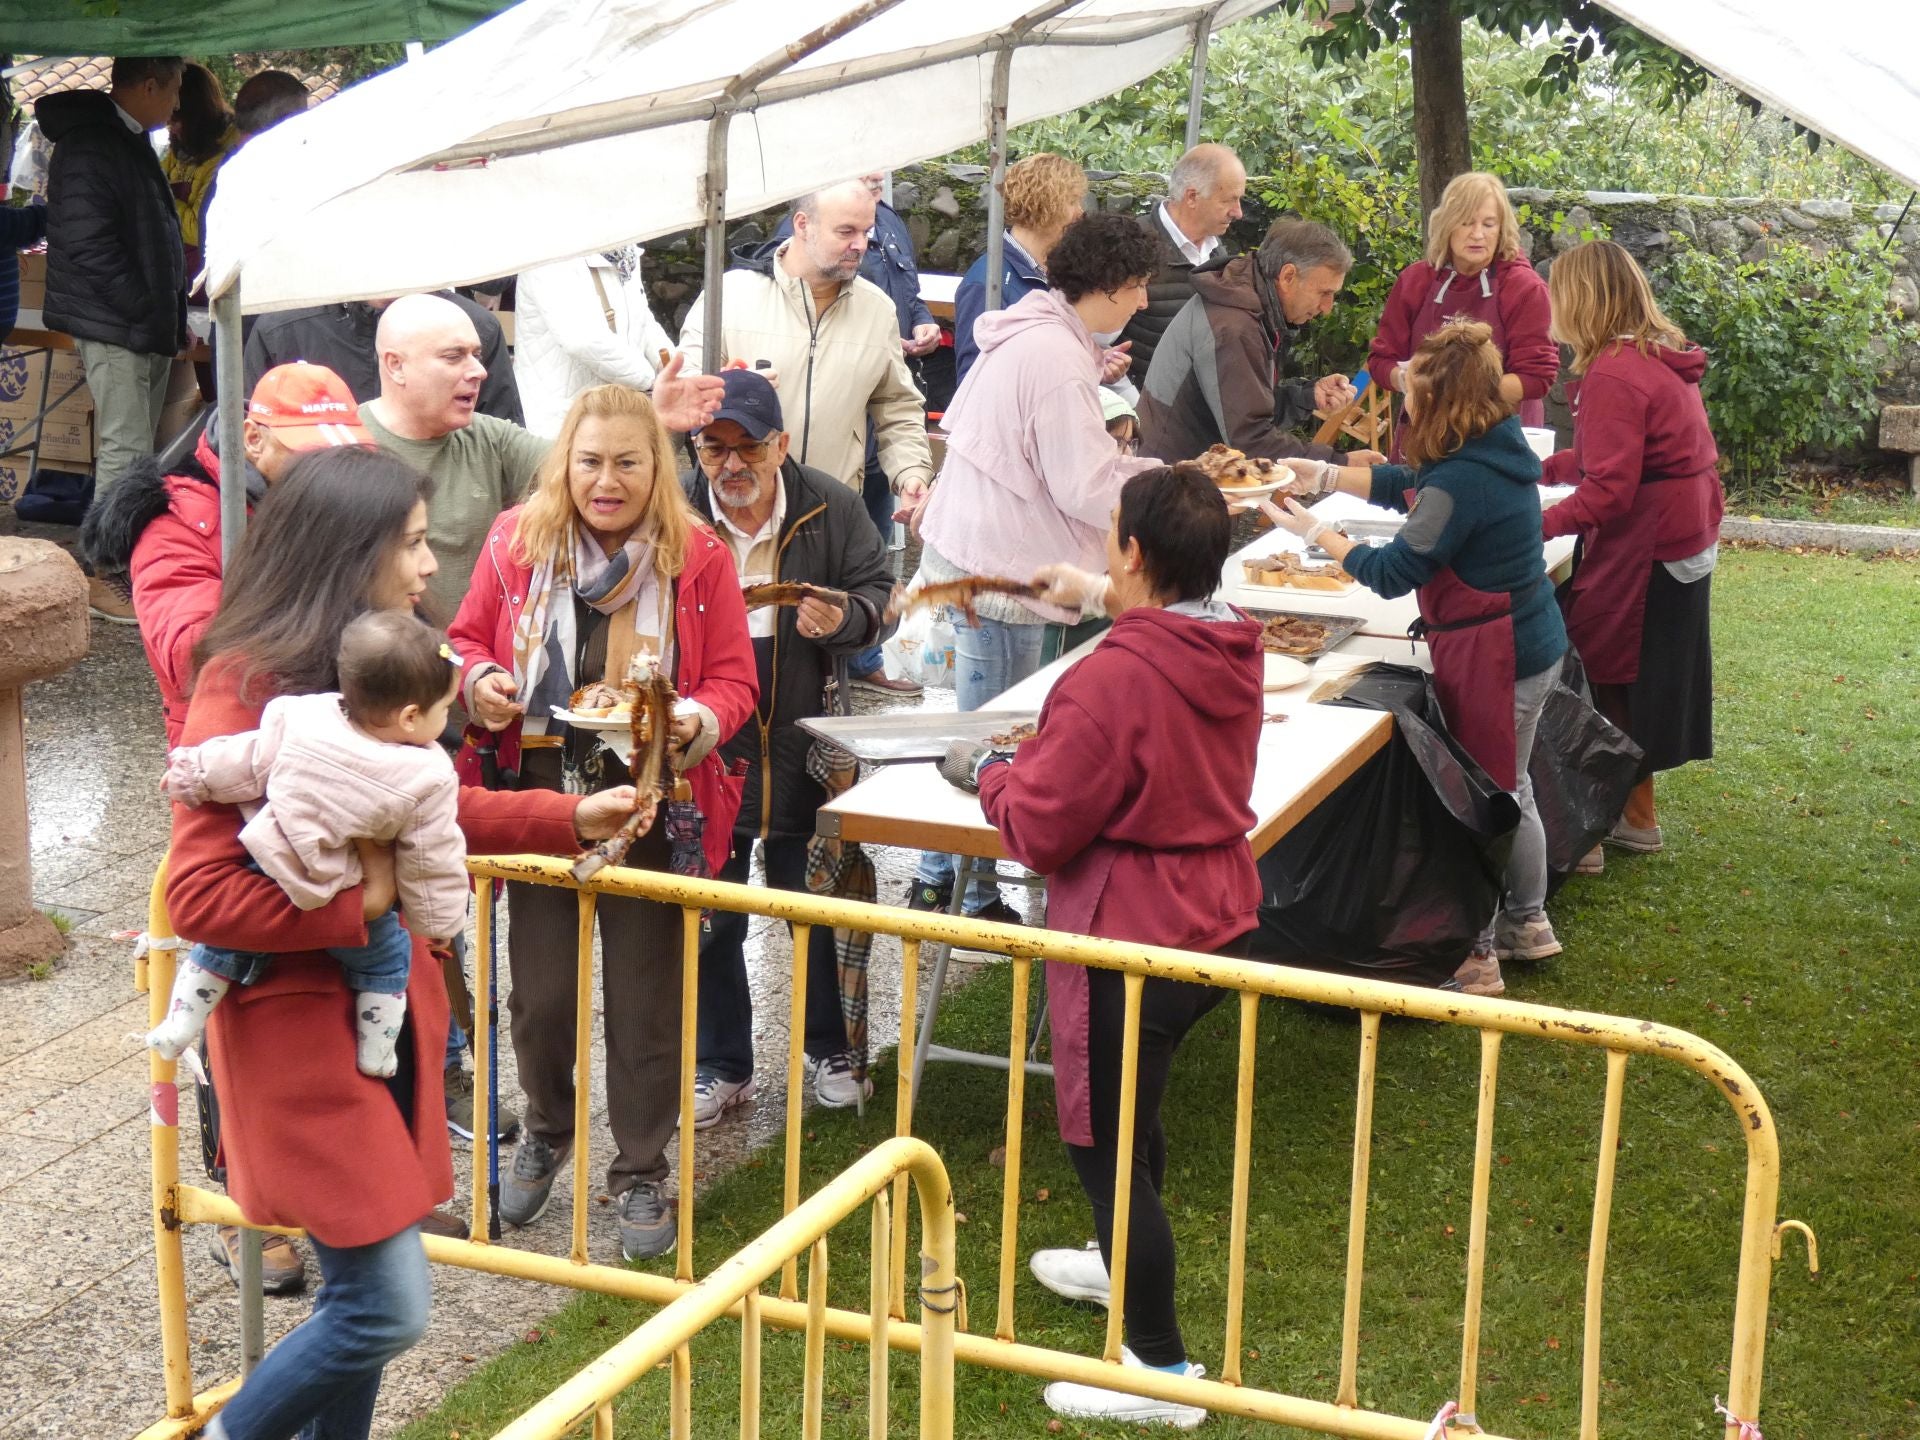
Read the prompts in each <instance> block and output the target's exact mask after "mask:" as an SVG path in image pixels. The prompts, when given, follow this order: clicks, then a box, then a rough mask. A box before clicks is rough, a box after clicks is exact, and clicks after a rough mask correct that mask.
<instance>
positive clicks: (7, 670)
mask: <svg viewBox="0 0 1920 1440" xmlns="http://www.w3.org/2000/svg"><path fill="white" fill-rule="evenodd" d="M86 653H87V581H86V577H85V576H84V575H82V574H81V573H80V567H79V566H78V565H76V564H75V563H74V561H73V557H72V556H71V555H69V554H67V552H66V551H64V550H62V549H61V548H60V547H59V546H58V545H55V544H53V543H52V542H51V541H48V540H22V539H18V538H16V537H12V536H4V537H0V975H7V974H11V973H15V972H17V971H18V970H20V969H21V968H22V967H24V966H26V965H29V964H32V963H35V962H37V961H41V960H47V959H50V958H51V957H52V956H54V955H57V954H58V953H59V952H60V945H61V941H60V932H59V931H57V930H55V929H54V928H53V922H52V921H51V920H49V919H47V917H46V916H44V915H42V914H41V913H40V912H39V911H38V910H36V909H34V908H33V862H32V856H31V852H30V851H29V849H28V846H27V834H28V831H27V747H26V734H25V729H24V722H25V718H26V717H25V713H24V711H23V710H22V708H21V704H20V695H21V689H22V687H23V686H25V685H26V684H27V683H28V682H30V681H33V680H44V679H46V678H47V677H48V676H49V675H58V674H59V673H60V672H61V671H62V670H65V669H66V668H67V667H68V666H70V665H72V664H73V663H74V662H75V661H77V660H79V659H80V658H81V657H82V656H84V655H85V654H86Z"/></svg>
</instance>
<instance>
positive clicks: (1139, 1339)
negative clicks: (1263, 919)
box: [1067, 932, 1252, 1365]
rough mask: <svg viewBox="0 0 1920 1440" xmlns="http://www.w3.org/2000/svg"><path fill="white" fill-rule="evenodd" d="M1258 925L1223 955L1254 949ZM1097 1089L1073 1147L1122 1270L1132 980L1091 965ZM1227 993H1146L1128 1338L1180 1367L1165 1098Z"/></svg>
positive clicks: (1090, 1081) (1091, 1067) (1179, 985)
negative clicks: (1117, 1223)
mask: <svg viewBox="0 0 1920 1440" xmlns="http://www.w3.org/2000/svg"><path fill="white" fill-rule="evenodd" d="M1251 938H1252V934H1251V932H1249V933H1248V934H1247V935H1243V936H1240V937H1239V938H1238V939H1236V940H1233V941H1231V942H1229V943H1228V944H1226V945H1223V946H1221V947H1220V948H1219V949H1218V950H1216V951H1214V952H1213V953H1214V954H1216V955H1225V956H1231V957H1233V958H1239V957H1241V956H1244V955H1245V954H1246V953H1247V942H1248V941H1249V940H1250V939H1251ZM1087 988H1088V991H1089V994H1088V1009H1087V1072H1088V1074H1087V1090H1088V1097H1087V1098H1088V1104H1089V1108H1090V1110H1091V1114H1092V1122H1093V1144H1091V1145H1068V1146H1067V1154H1068V1156H1069V1157H1070V1158H1071V1159H1072V1160H1073V1168H1074V1170H1075V1171H1077V1172H1078V1174H1079V1176H1080V1188H1081V1189H1083V1190H1085V1191H1086V1192H1087V1202H1088V1204H1090V1205H1091V1206H1092V1207H1093V1225H1094V1233H1095V1234H1096V1235H1098V1236H1099V1237H1100V1258H1101V1259H1102V1260H1104V1261H1105V1262H1106V1264H1107V1273H1108V1274H1112V1273H1113V1180H1114V1171H1115V1169H1116V1168H1117V1163H1118V1160H1119V1145H1118V1134H1119V1129H1120V1050H1121V1045H1122V1042H1123V1038H1124V1033H1125V1032H1124V1024H1125V1019H1126V989H1125V982H1124V981H1123V980H1122V978H1121V976H1120V975H1119V973H1118V972H1116V971H1112V970H1089V971H1088V972H1087ZM1226 993H1227V992H1226V991H1224V990H1220V989H1216V988H1214V987H1213V986H1210V985H1189V984H1186V983H1184V982H1181V981H1177V980H1158V979H1149V980H1148V981H1147V982H1146V985H1145V987H1144V988H1143V990H1142V992H1141V996H1140V1060H1139V1072H1138V1074H1139V1080H1138V1084H1137V1085H1136V1087H1135V1091H1134V1111H1133V1187H1132V1204H1131V1211H1130V1215H1129V1218H1128V1221H1127V1295H1126V1333H1127V1345H1128V1347H1129V1348H1130V1349H1131V1350H1132V1351H1133V1353H1134V1354H1135V1355H1137V1356H1138V1357H1139V1358H1140V1360H1141V1362H1142V1363H1143V1364H1146V1365H1177V1364H1179V1363H1180V1362H1182V1361H1183V1360H1185V1359H1186V1358H1187V1347H1186V1345H1185V1343H1184V1342H1183V1341H1182V1340H1181V1338H1180V1317H1179V1314H1178V1313H1177V1311H1176V1309H1175V1307H1174V1300H1173V1272H1174V1261H1173V1227H1172V1226H1171V1225H1170V1224H1168V1223H1167V1212H1166V1208H1165V1207H1164V1206H1163V1205H1161V1203H1160V1187H1161V1184H1162V1183H1163V1182H1164V1181H1165V1180H1166V1177H1167V1132H1166V1129H1165V1127H1163V1126H1162V1125H1161V1123H1160V1102H1161V1100H1162V1099H1163V1098H1164V1097H1165V1095H1166V1093H1167V1075H1168V1072H1169V1071H1170V1070H1171V1068H1172V1066H1173V1054H1174V1051H1176V1050H1178V1049H1179V1048H1180V1042H1181V1041H1182V1040H1184V1039H1185V1038H1186V1035H1187V1032H1188V1031H1189V1030H1191V1029H1192V1028H1193V1027H1194V1026H1195V1025H1196V1024H1198V1023H1199V1021H1200V1019H1201V1017H1203V1016H1204V1015H1205V1014H1206V1013H1207V1012H1208V1011H1209V1010H1211V1009H1213V1007H1214V1006H1216V1005H1218V1004H1219V1003H1220V1002H1221V1001H1222V1000H1223V999H1225V998H1226Z"/></svg>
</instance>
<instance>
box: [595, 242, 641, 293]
mask: <svg viewBox="0 0 1920 1440" xmlns="http://www.w3.org/2000/svg"><path fill="white" fill-rule="evenodd" d="M645 253H646V252H645V251H644V250H642V249H641V248H640V247H639V246H638V245H621V246H619V247H618V248H616V249H613V250H602V251H601V252H600V258H601V259H603V260H605V261H606V262H607V263H608V264H609V265H611V266H613V268H614V269H615V270H618V271H619V272H620V283H621V284H622V285H625V284H627V283H628V282H629V281H631V280H632V279H633V277H634V276H635V275H638V274H639V273H640V257H641V256H642V255H644V254H645Z"/></svg>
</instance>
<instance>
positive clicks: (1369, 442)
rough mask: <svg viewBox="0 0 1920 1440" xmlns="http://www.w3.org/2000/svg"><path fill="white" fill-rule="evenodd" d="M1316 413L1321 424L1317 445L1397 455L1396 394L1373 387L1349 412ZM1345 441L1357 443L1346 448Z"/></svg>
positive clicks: (1316, 435)
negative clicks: (1395, 433) (1395, 432)
mask: <svg viewBox="0 0 1920 1440" xmlns="http://www.w3.org/2000/svg"><path fill="white" fill-rule="evenodd" d="M1313 413H1314V416H1315V418H1317V419H1318V420H1319V421H1320V422H1321V424H1320V428H1319V429H1318V430H1316V431H1315V432H1314V435H1313V441H1314V444H1316V445H1332V446H1334V447H1335V448H1336V449H1354V450H1378V451H1379V452H1380V453H1381V454H1382V455H1389V454H1392V453H1393V392H1392V391H1390V390H1387V389H1384V388H1382V387H1381V386H1379V385H1369V386H1367V388H1366V389H1364V390H1362V391H1361V392H1360V393H1359V395H1357V396H1355V397H1354V399H1353V401H1352V403H1351V404H1349V405H1348V406H1347V407H1346V408H1345V409H1343V410H1337V411H1327V410H1316V411H1314V412H1313ZM1341 440H1352V441H1354V442H1355V443H1354V444H1353V445H1349V446H1342V445H1340V444H1339V442H1340V441H1341Z"/></svg>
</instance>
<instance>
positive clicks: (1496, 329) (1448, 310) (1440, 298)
mask: <svg viewBox="0 0 1920 1440" xmlns="http://www.w3.org/2000/svg"><path fill="white" fill-rule="evenodd" d="M1523 263H1524V262H1523ZM1499 268H1500V262H1499V261H1495V262H1494V263H1493V264H1491V265H1489V266H1487V268H1486V269H1484V270H1482V271H1481V272H1480V274H1478V275H1474V276H1466V275H1462V274H1460V273H1459V272H1458V271H1457V270H1455V269H1454V268H1453V267H1452V266H1451V265H1447V266H1443V267H1442V268H1441V269H1440V271H1439V272H1438V274H1439V277H1440V284H1439V285H1438V286H1437V287H1436V288H1435V290H1434V293H1433V295H1432V297H1431V298H1429V300H1428V301H1427V303H1426V304H1425V305H1423V306H1422V307H1421V310H1420V313H1421V314H1422V315H1424V316H1426V317H1427V319H1428V321H1429V322H1430V323H1429V324H1428V325H1427V327H1426V329H1424V330H1422V331H1421V332H1420V334H1419V335H1418V336H1416V337H1415V338H1414V342H1413V343H1414V348H1416V349H1418V348H1419V345H1420V342H1421V341H1422V340H1424V339H1426V338H1427V336H1429V335H1431V334H1432V333H1433V332H1434V331H1436V330H1438V329H1439V328H1440V327H1441V326H1442V325H1444V324H1446V323H1447V321H1449V320H1451V319H1453V318H1454V317H1455V316H1456V315H1464V316H1465V317H1466V318H1467V319H1469V320H1478V321H1479V322H1480V323H1481V324H1483V325H1485V326H1487V327H1488V328H1489V329H1491V330H1492V331H1493V348H1494V349H1496V350H1498V351H1499V352H1500V363H1501V364H1503V365H1504V364H1505V363H1506V359H1507V327H1506V325H1505V323H1504V322H1502V320H1501V319H1500V275H1499ZM1483 277H1484V278H1485V279H1486V282H1487V287H1486V288H1487V290H1488V292H1489V293H1488V294H1485V295H1483V294H1481V293H1480V282H1481V279H1482V278H1483ZM1520 423H1521V424H1522V425H1531V426H1534V427H1535V428H1536V429H1537V428H1539V427H1540V426H1543V425H1545V424H1546V423H1547V407H1546V402H1545V401H1544V400H1522V401H1521V402H1520ZM1401 428H1402V427H1401V426H1399V425H1396V426H1394V428H1393V455H1392V457H1391V458H1392V460H1393V463H1394V464H1396V465H1398V464H1401V463H1402V461H1401V458H1400V431H1401Z"/></svg>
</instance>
